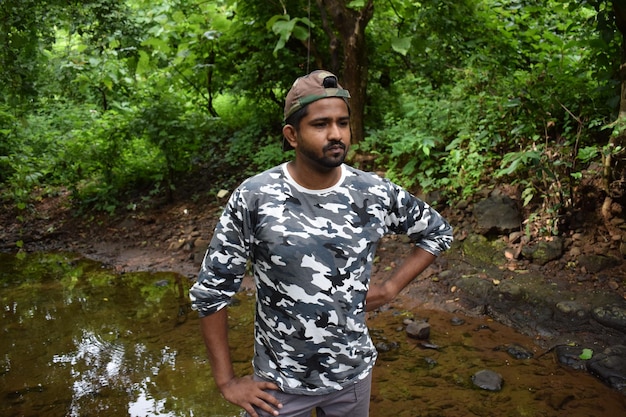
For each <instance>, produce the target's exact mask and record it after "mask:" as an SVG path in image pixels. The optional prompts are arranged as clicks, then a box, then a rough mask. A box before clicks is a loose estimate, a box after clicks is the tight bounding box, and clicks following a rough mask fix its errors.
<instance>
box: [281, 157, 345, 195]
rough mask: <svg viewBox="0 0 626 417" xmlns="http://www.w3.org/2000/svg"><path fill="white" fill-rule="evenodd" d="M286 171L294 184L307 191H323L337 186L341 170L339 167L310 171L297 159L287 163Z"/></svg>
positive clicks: (310, 168) (308, 167)
mask: <svg viewBox="0 0 626 417" xmlns="http://www.w3.org/2000/svg"><path fill="white" fill-rule="evenodd" d="M287 169H288V170H289V174H290V175H291V178H293V180H294V181H295V182H297V183H298V184H299V185H301V186H302V187H304V188H306V189H309V190H323V189H325V188H330V187H332V186H333V185H335V184H337V182H339V179H340V178H341V170H342V168H341V165H340V166H338V167H333V168H325V169H322V170H320V169H319V168H318V169H312V167H310V166H307V165H306V164H303V163H298V160H297V159H296V160H294V161H291V162H289V163H288V164H287Z"/></svg>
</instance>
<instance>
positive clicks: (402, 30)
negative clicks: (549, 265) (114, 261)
mask: <svg viewBox="0 0 626 417" xmlns="http://www.w3.org/2000/svg"><path fill="white" fill-rule="evenodd" d="M0 26H1V30H0V37H1V38H2V44H3V45H4V47H3V48H2V49H1V50H0V90H1V93H2V94H1V95H0V201H2V204H3V206H4V207H5V208H6V207H10V208H11V209H14V210H16V212H17V213H18V216H17V218H18V219H19V218H21V216H20V213H27V212H28V211H29V210H32V209H33V202H35V201H41V200H42V199H46V198H47V197H49V196H54V195H59V194H60V193H66V194H67V196H68V201H69V202H70V204H71V206H72V209H73V210H74V211H75V212H76V214H78V215H80V214H85V213H88V212H93V211H96V212H104V213H110V214H111V215H114V214H115V213H118V212H120V211H123V210H134V209H136V208H137V207H138V206H149V205H150V204H152V203H153V202H154V200H155V199H158V198H161V199H167V200H172V199H176V198H177V190H179V189H180V187H181V185H182V184H184V183H185V182H186V181H189V180H190V179H193V178H196V179H197V178H201V179H202V184H203V186H202V187H200V188H199V189H198V190H197V193H198V194H197V195H196V196H192V198H198V197H199V196H200V194H201V193H208V194H211V195H214V194H216V193H217V192H219V191H220V190H222V189H230V188H232V187H233V186H235V185H236V184H237V183H239V182H240V181H241V180H242V179H244V178H245V177H247V176H249V175H251V174H254V173H257V172H260V171H262V170H264V169H267V168H269V167H271V166H273V165H275V164H278V163H280V162H282V161H284V160H287V159H289V158H291V157H292V156H293V155H291V154H290V153H289V152H287V153H284V152H283V151H282V149H281V146H280V144H281V124H282V119H281V118H282V106H283V99H284V96H285V94H286V92H287V90H288V89H289V87H290V86H291V83H292V82H293V80H294V79H295V78H296V77H298V76H300V75H303V74H305V73H306V72H308V71H311V70H313V69H318V68H324V69H327V70H330V71H333V72H334V73H335V74H337V75H338V76H339V79H340V82H341V83H342V84H343V86H344V87H346V88H347V89H348V90H350V92H351V95H352V100H351V110H352V120H351V125H352V131H353V146H352V151H351V155H350V163H351V164H352V165H355V166H357V167H359V168H362V169H366V170H375V171H380V172H383V173H384V174H385V175H386V176H387V177H388V178H390V179H392V180H393V181H395V182H397V183H399V184H401V185H403V186H405V187H408V188H410V189H412V190H419V192H423V193H432V194H431V195H436V196H437V198H438V199H439V200H440V201H439V202H443V203H446V204H454V203H455V202H458V201H462V200H464V199H467V198H471V196H473V195H475V194H476V193H478V192H479V191H480V190H481V189H485V188H489V187H494V186H496V185H498V184H509V185H512V186H514V187H515V189H516V190H518V193H519V195H518V197H519V201H520V205H522V206H523V207H524V209H525V213H526V229H527V230H526V232H527V233H530V234H532V235H534V236H549V235H557V234H559V233H560V231H561V229H562V228H563V227H564V226H565V225H567V223H568V221H569V218H570V217H571V216H572V215H573V213H576V212H577V211H580V210H582V209H583V208H585V207H589V201H588V199H589V195H590V193H589V189H590V187H592V188H593V189H594V190H595V191H594V193H593V194H592V195H593V197H594V200H597V210H596V211H597V212H598V213H600V217H599V219H600V220H601V221H602V219H604V220H606V221H608V220H609V219H610V218H613V217H616V216H617V217H622V218H623V216H624V211H623V210H624V206H625V205H626V185H625V184H626V151H625V149H624V148H625V145H626V87H625V86H626V41H625V34H626V3H624V2H621V1H617V0H613V1H610V0H576V1H568V0H437V1H435V0H423V1H419V2H418V1H412V0H264V1H256V0H254V1H252V0H238V1H235V0H150V1H148V0H3V1H2V2H0Z"/></svg>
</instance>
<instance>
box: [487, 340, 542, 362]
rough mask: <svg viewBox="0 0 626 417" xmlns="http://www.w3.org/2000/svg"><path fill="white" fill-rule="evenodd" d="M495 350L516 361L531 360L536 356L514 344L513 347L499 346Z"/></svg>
mask: <svg viewBox="0 0 626 417" xmlns="http://www.w3.org/2000/svg"><path fill="white" fill-rule="evenodd" d="M494 350H496V351H505V352H507V353H508V354H509V355H510V356H511V357H512V358H514V359H530V358H532V357H533V356H534V354H533V353H532V352H531V351H530V350H528V349H526V348H525V347H524V346H521V345H518V344H517V343H513V344H512V345H505V346H498V347H496V348H495V349H494Z"/></svg>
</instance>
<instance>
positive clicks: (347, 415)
mask: <svg viewBox="0 0 626 417" xmlns="http://www.w3.org/2000/svg"><path fill="white" fill-rule="evenodd" d="M371 390H372V374H371V373H370V375H369V376H368V377H367V378H365V379H364V380H362V381H358V382H357V383H355V384H354V385H352V386H349V387H346V388H344V389H342V390H341V391H337V392H333V393H330V394H324V395H295V394H286V393H284V392H282V391H270V393H271V394H272V395H274V396H275V397H276V398H277V399H278V400H279V401H280V402H281V403H282V404H283V408H281V409H280V410H279V412H280V417H311V413H312V412H313V410H315V413H316V414H315V415H316V416H317V417H368V416H369V408H370V392H371ZM256 412H257V413H258V414H259V416H260V417H272V415H271V414H268V413H266V412H264V411H261V410H256ZM246 417H249V414H247V413H246Z"/></svg>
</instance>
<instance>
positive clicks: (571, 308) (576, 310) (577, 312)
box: [556, 300, 588, 319]
mask: <svg viewBox="0 0 626 417" xmlns="http://www.w3.org/2000/svg"><path fill="white" fill-rule="evenodd" d="M556 309H557V310H558V311H560V312H561V313H563V314H566V315H570V316H576V317H578V318H581V319H582V318H584V317H586V316H587V315H588V311H587V308H585V306H584V305H582V304H581V303H579V302H578V301H572V300H565V301H560V302H558V303H556Z"/></svg>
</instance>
